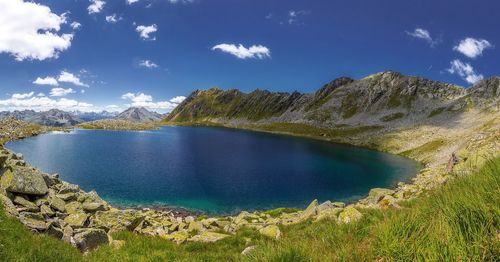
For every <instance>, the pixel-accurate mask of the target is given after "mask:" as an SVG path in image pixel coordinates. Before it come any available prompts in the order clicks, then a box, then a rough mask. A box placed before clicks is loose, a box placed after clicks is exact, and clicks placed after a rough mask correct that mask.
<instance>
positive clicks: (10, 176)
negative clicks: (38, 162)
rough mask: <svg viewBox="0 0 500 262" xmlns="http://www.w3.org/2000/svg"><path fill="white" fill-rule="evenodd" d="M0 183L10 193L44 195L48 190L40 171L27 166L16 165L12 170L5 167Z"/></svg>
mask: <svg viewBox="0 0 500 262" xmlns="http://www.w3.org/2000/svg"><path fill="white" fill-rule="evenodd" d="M0 185H1V186H2V188H4V189H5V190H7V191H9V192H12V193H19V194H26V195H45V194H47V192H48V188H47V184H45V180H44V179H43V176H42V173H41V172H40V171H38V170H36V169H33V168H29V167H16V168H14V170H13V171H11V170H10V169H7V170H6V171H5V172H4V174H3V175H2V177H1V182H0Z"/></svg>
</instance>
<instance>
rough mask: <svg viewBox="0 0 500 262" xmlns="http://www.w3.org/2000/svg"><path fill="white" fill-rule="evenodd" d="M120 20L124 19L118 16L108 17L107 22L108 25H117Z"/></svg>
mask: <svg viewBox="0 0 500 262" xmlns="http://www.w3.org/2000/svg"><path fill="white" fill-rule="evenodd" d="M120 20H122V17H120V16H117V15H116V14H112V15H108V16H106V22H108V23H116V22H118V21H120Z"/></svg>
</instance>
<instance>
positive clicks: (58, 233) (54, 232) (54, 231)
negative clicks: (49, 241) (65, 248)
mask: <svg viewBox="0 0 500 262" xmlns="http://www.w3.org/2000/svg"><path fill="white" fill-rule="evenodd" d="M46 233H47V235H49V236H53V237H55V238H57V239H62V238H63V236H64V232H63V230H62V229H61V228H58V227H56V226H54V225H50V226H49V228H48V229H47V232H46Z"/></svg>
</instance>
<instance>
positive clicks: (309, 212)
mask: <svg viewBox="0 0 500 262" xmlns="http://www.w3.org/2000/svg"><path fill="white" fill-rule="evenodd" d="M317 209H318V200H317V199H314V200H313V201H312V202H311V204H309V206H307V208H306V209H305V210H304V211H302V213H300V220H301V221H304V220H307V219H309V218H311V217H313V216H315V215H316V214H317V212H318V210H317Z"/></svg>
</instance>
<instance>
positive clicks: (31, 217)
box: [19, 212, 47, 231]
mask: <svg viewBox="0 0 500 262" xmlns="http://www.w3.org/2000/svg"><path fill="white" fill-rule="evenodd" d="M19 220H20V221H21V223H23V224H24V225H25V226H26V227H28V228H30V229H35V230H38V231H45V230H46V229H47V223H45V219H44V218H43V216H42V215H41V214H39V213H31V212H21V213H20V214H19Z"/></svg>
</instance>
